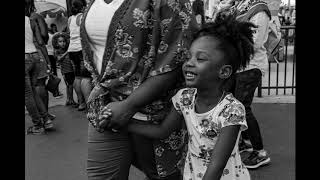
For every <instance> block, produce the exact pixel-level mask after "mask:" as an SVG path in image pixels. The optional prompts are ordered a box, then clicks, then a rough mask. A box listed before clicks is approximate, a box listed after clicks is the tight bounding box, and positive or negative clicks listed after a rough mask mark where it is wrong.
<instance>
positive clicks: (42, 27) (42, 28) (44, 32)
mask: <svg viewBox="0 0 320 180" xmlns="http://www.w3.org/2000/svg"><path fill="white" fill-rule="evenodd" d="M30 19H32V20H34V21H35V22H36V23H37V24H38V27H39V29H38V30H39V35H40V36H41V39H42V41H43V44H47V43H48V40H49V34H48V27H47V24H46V22H45V20H44V18H43V17H42V16H41V15H39V14H37V13H32V14H31V16H30ZM39 44H41V43H40V42H39Z"/></svg>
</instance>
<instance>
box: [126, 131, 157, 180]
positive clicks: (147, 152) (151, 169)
mask: <svg viewBox="0 0 320 180" xmlns="http://www.w3.org/2000/svg"><path fill="white" fill-rule="evenodd" d="M131 141H132V147H133V153H134V161H133V165H134V166H135V167H136V168H138V169H139V170H140V171H142V172H144V173H145V175H146V176H147V177H148V178H149V179H150V180H152V179H155V178H157V177H158V176H159V175H158V172H157V169H156V161H155V159H154V148H153V140H152V139H149V138H146V137H144V136H141V135H138V134H131Z"/></svg>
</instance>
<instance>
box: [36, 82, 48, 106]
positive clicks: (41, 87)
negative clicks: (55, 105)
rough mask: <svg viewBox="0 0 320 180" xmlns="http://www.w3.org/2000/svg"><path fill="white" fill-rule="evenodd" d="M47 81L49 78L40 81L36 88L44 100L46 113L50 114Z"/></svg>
mask: <svg viewBox="0 0 320 180" xmlns="http://www.w3.org/2000/svg"><path fill="white" fill-rule="evenodd" d="M46 80H47V77H44V78H40V79H38V80H37V84H36V87H35V88H36V91H37V93H38V94H39V96H40V98H41V100H42V103H43V104H44V107H45V110H46V112H48V106H49V93H48V90H47V89H46Z"/></svg>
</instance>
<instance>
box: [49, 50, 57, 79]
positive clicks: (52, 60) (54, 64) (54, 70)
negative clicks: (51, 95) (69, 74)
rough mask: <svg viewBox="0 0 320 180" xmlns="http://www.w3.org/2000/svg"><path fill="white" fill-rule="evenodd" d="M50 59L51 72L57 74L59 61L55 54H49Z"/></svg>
mask: <svg viewBox="0 0 320 180" xmlns="http://www.w3.org/2000/svg"><path fill="white" fill-rule="evenodd" d="M49 60H50V64H51V72H52V73H53V74H54V75H56V76H57V62H56V59H55V58H54V56H53V55H49Z"/></svg>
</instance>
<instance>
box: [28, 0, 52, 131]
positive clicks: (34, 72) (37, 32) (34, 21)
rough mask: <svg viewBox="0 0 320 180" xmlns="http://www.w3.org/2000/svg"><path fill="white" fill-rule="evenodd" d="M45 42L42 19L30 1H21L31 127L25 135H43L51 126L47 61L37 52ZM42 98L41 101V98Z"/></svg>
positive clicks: (46, 35)
mask: <svg viewBox="0 0 320 180" xmlns="http://www.w3.org/2000/svg"><path fill="white" fill-rule="evenodd" d="M47 40H48V31H47V25H46V23H45V21H44V18H43V17H42V16H41V15H39V14H36V13H35V5H34V0H25V105H26V108H27V110H28V112H29V115H30V116H31V119H32V123H33V126H31V127H29V128H28V130H27V133H28V134H43V133H45V129H50V128H52V127H53V123H52V121H51V118H52V119H53V118H54V116H52V115H51V116H50V115H49V113H48V109H47V107H46V106H47V104H46V103H47V102H46V98H47V97H46V96H45V95H46V94H47V93H48V92H47V91H46V90H45V81H46V79H47V78H48V71H49V70H50V67H49V66H50V62H49V60H48V59H45V58H44V56H43V55H42V54H41V51H40V50H39V49H38V48H39V47H40V46H42V47H43V46H44V45H45V44H46V42H47ZM43 97H44V98H43Z"/></svg>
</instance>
